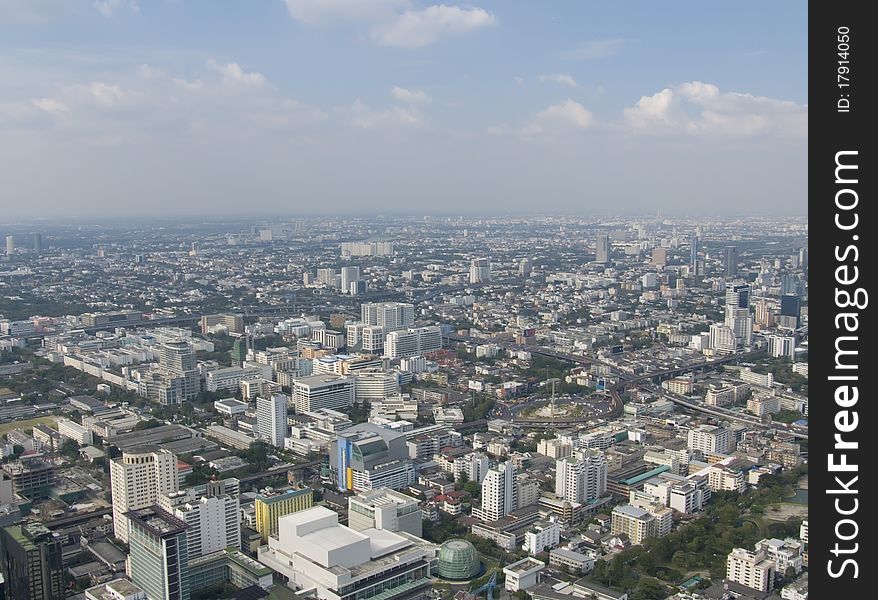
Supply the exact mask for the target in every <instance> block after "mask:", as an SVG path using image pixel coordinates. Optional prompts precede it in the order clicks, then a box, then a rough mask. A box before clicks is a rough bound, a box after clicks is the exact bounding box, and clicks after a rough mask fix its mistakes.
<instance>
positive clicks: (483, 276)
mask: <svg viewBox="0 0 878 600" xmlns="http://www.w3.org/2000/svg"><path fill="white" fill-rule="evenodd" d="M488 281H491V262H490V261H489V260H488V259H487V258H474V259H472V261H471V262H470V268H469V282H470V283H486V282H488Z"/></svg>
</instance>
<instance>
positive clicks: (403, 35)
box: [372, 4, 495, 48]
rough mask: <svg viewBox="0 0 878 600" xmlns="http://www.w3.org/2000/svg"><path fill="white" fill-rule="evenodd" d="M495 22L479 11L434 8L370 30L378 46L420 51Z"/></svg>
mask: <svg viewBox="0 0 878 600" xmlns="http://www.w3.org/2000/svg"><path fill="white" fill-rule="evenodd" d="M494 22H495V18H494V15H492V14H491V13H489V12H488V11H486V10H483V9H481V8H461V7H459V6H448V5H446V4H436V5H433V6H428V7H427V8H425V9H423V10H407V11H405V12H404V13H402V14H401V15H399V16H398V17H396V18H395V19H394V20H392V21H390V22H388V23H383V24H380V25H377V26H376V27H375V28H374V29H373V30H372V40H373V41H374V42H375V43H377V44H379V45H381V46H399V47H402V48H421V47H423V46H428V45H429V44H432V43H434V42H436V41H438V40H439V39H440V38H441V37H442V36H444V35H451V34H460V33H465V32H469V31H475V30H477V29H481V28H483V27H487V26H490V25H492V24H494Z"/></svg>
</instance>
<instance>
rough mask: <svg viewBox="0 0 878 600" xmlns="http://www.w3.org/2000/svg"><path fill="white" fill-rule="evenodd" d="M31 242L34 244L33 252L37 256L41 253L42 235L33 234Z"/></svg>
mask: <svg viewBox="0 0 878 600" xmlns="http://www.w3.org/2000/svg"><path fill="white" fill-rule="evenodd" d="M33 242H34V252H35V253H36V254H39V253H40V252H42V251H43V234H42V233H35V234H33Z"/></svg>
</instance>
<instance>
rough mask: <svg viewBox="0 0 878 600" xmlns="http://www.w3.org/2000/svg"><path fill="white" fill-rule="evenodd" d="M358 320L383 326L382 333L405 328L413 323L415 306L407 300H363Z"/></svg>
mask: <svg viewBox="0 0 878 600" xmlns="http://www.w3.org/2000/svg"><path fill="white" fill-rule="evenodd" d="M360 320H361V321H362V322H363V323H365V324H366V325H375V326H378V327H383V328H384V333H388V332H391V331H397V330H399V329H406V328H408V327H411V326H412V325H414V323H415V306H414V305H413V304H409V303H407V302H365V303H363V304H362V305H361V306H360Z"/></svg>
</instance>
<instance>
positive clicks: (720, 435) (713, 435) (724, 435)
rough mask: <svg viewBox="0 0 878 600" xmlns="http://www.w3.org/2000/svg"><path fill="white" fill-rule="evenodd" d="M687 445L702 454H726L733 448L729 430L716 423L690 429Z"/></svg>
mask: <svg viewBox="0 0 878 600" xmlns="http://www.w3.org/2000/svg"><path fill="white" fill-rule="evenodd" d="M687 446H688V448H689V450H692V451H698V452H701V453H702V454H728V453H729V452H731V451H732V450H734V447H733V445H732V435H731V432H730V431H729V430H728V429H725V428H724V427H717V426H716V425H701V426H700V427H697V428H695V429H692V430H690V431H689V440H688V445H687Z"/></svg>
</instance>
